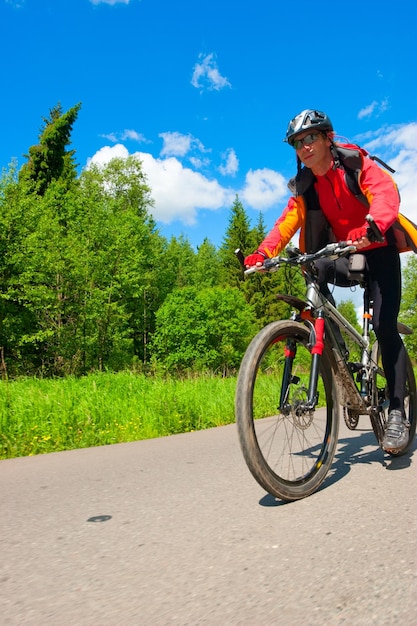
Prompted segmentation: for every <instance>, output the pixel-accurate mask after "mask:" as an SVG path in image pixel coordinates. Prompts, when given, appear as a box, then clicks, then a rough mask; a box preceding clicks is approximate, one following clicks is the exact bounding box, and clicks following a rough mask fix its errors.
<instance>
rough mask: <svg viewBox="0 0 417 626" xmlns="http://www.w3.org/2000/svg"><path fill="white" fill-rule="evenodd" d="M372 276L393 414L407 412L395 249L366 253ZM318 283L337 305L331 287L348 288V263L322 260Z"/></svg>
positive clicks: (398, 266) (375, 321)
mask: <svg viewBox="0 0 417 626" xmlns="http://www.w3.org/2000/svg"><path fill="white" fill-rule="evenodd" d="M364 254H365V256H366V262H367V269H368V272H369V288H370V299H371V300H372V302H373V318H372V325H373V329H374V331H375V334H376V336H377V339H378V342H379V345H380V347H381V356H382V364H383V366H384V370H385V375H386V378H387V385H388V390H389V397H390V410H391V409H399V410H401V411H404V397H405V393H406V379H407V362H406V352H405V348H404V344H403V341H402V339H401V337H400V335H399V333H398V330H397V318H398V313H399V310H400V303H401V264H400V256H399V254H398V251H397V249H396V248H395V247H393V246H386V247H384V248H377V249H375V250H369V251H368V252H364ZM316 267H317V271H318V283H319V285H320V290H321V292H322V293H323V295H325V296H326V298H327V299H328V300H329V301H330V302H331V303H332V304H334V298H333V296H332V294H331V292H330V289H329V286H328V283H330V284H333V285H337V286H338V287H349V286H351V285H352V281H351V280H349V278H348V259H347V258H345V257H342V258H340V259H337V260H336V261H330V260H329V259H320V260H318V261H317V262H316Z"/></svg>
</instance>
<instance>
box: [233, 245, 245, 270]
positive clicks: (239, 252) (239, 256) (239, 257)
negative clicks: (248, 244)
mask: <svg viewBox="0 0 417 626" xmlns="http://www.w3.org/2000/svg"><path fill="white" fill-rule="evenodd" d="M235 255H236V257H237V260H238V261H239V263H240V265H241V266H242V268H243V269H245V256H244V254H243V252H242V250H241V249H240V248H236V250H235Z"/></svg>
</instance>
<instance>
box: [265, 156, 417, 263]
mask: <svg viewBox="0 0 417 626" xmlns="http://www.w3.org/2000/svg"><path fill="white" fill-rule="evenodd" d="M340 147H342V148H344V149H347V150H348V152H349V151H350V149H352V153H351V154H352V158H354V159H356V162H357V163H358V164H359V167H358V185H359V188H360V191H361V192H362V194H363V196H364V198H363V199H362V201H361V200H360V199H358V197H355V195H354V193H353V192H352V191H351V190H350V189H349V187H348V183H347V178H346V170H345V168H344V167H343V165H342V164H341V165H340V166H339V167H336V168H333V167H331V168H330V169H329V170H328V171H327V172H326V174H325V175H324V176H315V182H313V184H314V189H315V191H316V194H317V198H318V202H319V206H316V207H313V206H312V205H311V194H306V193H303V194H302V195H295V196H293V197H291V198H290V199H289V201H288V204H287V206H286V207H285V209H284V211H283V213H282V215H281V217H280V218H279V219H278V220H277V221H276V222H275V225H274V227H273V229H272V230H271V232H270V233H269V234H268V235H267V237H266V238H265V239H264V241H263V242H262V244H261V245H260V246H259V248H258V250H259V251H260V252H263V253H264V254H266V256H267V257H273V256H277V255H278V254H279V253H280V252H281V251H282V250H283V248H285V246H286V245H287V244H288V243H289V241H290V240H291V238H292V237H293V236H294V235H295V233H296V232H297V230H298V229H301V230H300V241H299V247H300V249H301V250H302V251H303V252H304V251H307V252H312V251H314V250H317V249H318V247H319V245H317V242H318V241H319V240H320V237H321V238H322V239H323V237H324V239H327V240H324V241H321V243H320V245H325V244H326V243H328V242H329V241H331V240H332V239H333V240H336V241H346V240H347V239H351V238H353V239H356V238H357V237H352V236H351V234H352V231H354V230H357V229H360V230H362V231H363V234H365V233H366V228H367V222H366V220H365V216H366V215H367V214H368V213H370V214H371V215H372V217H373V218H374V220H375V223H376V224H377V226H378V227H379V229H380V230H381V232H382V234H383V235H385V234H386V236H387V237H386V238H387V240H388V243H390V242H392V243H396V244H397V247H398V249H399V250H400V251H405V250H411V249H413V250H414V251H415V252H417V231H416V229H415V227H414V225H413V224H412V223H411V222H409V220H407V219H406V218H404V216H402V215H401V214H399V205H400V200H399V193H398V189H397V186H396V184H395V182H394V181H393V179H392V177H391V176H390V174H388V172H386V171H385V170H383V169H381V168H380V167H379V166H378V165H377V164H376V163H375V161H373V160H372V159H370V158H368V157H367V156H365V155H366V152H362V151H361V150H360V149H358V148H357V147H356V146H350V145H343V146H340ZM345 152H346V150H345ZM349 158H350V157H349ZM358 159H359V160H358ZM308 198H310V200H308ZM365 198H366V200H365ZM365 203H367V204H368V206H366V204H365ZM314 208H317V209H321V211H320V210H319V211H317V210H313V209H314ZM318 213H320V214H321V215H320V216H318V215H317V214H318ZM323 214H324V216H325V218H326V219H327V222H328V224H330V227H331V231H332V232H331V233H330V234H329V233H323V232H320V231H323V227H324V226H323V225H324V223H325V222H326V220H323ZM317 217H320V218H321V220H320V219H318V220H317V219H316V218H317ZM311 218H314V219H311ZM392 226H394V229H391V231H390V228H391V227H392ZM315 231H316V232H315ZM387 231H389V232H387ZM311 242H315V243H313V244H312V243H311ZM384 245H387V243H383V244H380V243H374V244H371V245H370V246H369V247H368V248H364V250H370V249H372V248H376V247H381V246H384Z"/></svg>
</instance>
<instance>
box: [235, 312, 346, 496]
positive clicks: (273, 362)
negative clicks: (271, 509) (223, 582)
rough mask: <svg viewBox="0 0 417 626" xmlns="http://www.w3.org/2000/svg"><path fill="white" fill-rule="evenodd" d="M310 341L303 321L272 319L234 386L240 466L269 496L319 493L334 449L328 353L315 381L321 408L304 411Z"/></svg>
mask: <svg viewBox="0 0 417 626" xmlns="http://www.w3.org/2000/svg"><path fill="white" fill-rule="evenodd" d="M309 340H310V331H309V330H308V328H306V326H304V325H303V324H301V323H298V322H295V321H294V322H292V321H288V320H284V321H279V322H272V323H271V324H269V325H268V326H266V327H265V328H264V329H263V330H262V331H261V332H260V333H258V335H256V337H255V338H254V339H253V340H252V342H251V343H250V345H249V347H248V349H247V351H246V353H245V355H244V357H243V360H242V363H241V366H240V370H239V376H238V382H237V388H236V400H235V412H236V422H237V427H238V433H239V440H240V445H241V448H242V452H243V456H244V458H245V461H246V464H247V466H248V468H249V470H250V471H251V473H252V475H253V477H254V478H255V479H256V480H257V481H258V483H259V484H260V485H261V486H262V487H263V488H264V489H265V490H266V491H267V492H268V493H270V494H271V495H273V496H276V497H277V498H281V499H283V500H297V499H299V498H304V497H306V496H308V495H310V494H311V493H313V492H314V491H316V490H317V489H318V487H319V486H320V485H321V483H322V482H323V480H324V479H325V477H326V475H327V473H328V471H329V468H330V466H331V464H332V460H333V456H334V452H335V449H336V444H337V436H338V428H339V406H338V401H337V390H336V385H335V382H334V379H333V372H332V368H331V365H330V361H329V358H328V356H327V352H326V350H325V351H324V353H323V355H322V357H321V361H320V374H319V384H318V390H319V394H320V396H319V398H320V400H319V404H320V405H321V406H322V408H318V409H317V408H315V409H312V410H306V409H305V402H306V400H307V392H308V385H309V375H310V367H311V354H310V349H309ZM303 407H304V408H303Z"/></svg>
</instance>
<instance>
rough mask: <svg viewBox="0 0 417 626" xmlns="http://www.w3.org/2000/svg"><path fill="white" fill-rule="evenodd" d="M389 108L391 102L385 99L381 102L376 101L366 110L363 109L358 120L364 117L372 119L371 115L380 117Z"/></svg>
mask: <svg viewBox="0 0 417 626" xmlns="http://www.w3.org/2000/svg"><path fill="white" fill-rule="evenodd" d="M388 108H389V100H388V98H385V99H384V100H382V101H381V102H377V101H376V100H374V101H373V102H371V104H368V106H366V107H365V108H363V109H361V110H360V111H359V113H358V119H360V120H361V119H363V118H364V117H371V115H375V116H376V117H379V115H381V113H384V111H386V110H387V109H388Z"/></svg>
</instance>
